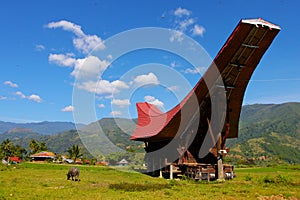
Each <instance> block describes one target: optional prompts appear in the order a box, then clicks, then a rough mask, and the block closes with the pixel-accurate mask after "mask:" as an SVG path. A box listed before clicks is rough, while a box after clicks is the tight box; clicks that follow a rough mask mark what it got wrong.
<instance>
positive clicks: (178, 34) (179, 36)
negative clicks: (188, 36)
mask: <svg viewBox="0 0 300 200" xmlns="http://www.w3.org/2000/svg"><path fill="white" fill-rule="evenodd" d="M182 40H183V32H182V31H173V33H172V35H171V36H170V42H174V41H177V42H182Z"/></svg>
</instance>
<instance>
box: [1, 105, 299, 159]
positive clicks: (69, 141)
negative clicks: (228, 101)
mask: <svg viewBox="0 0 300 200" xmlns="http://www.w3.org/2000/svg"><path fill="white" fill-rule="evenodd" d="M133 122H134V123H133ZM135 123H136V119H134V120H131V119H122V118H117V119H113V118H103V119H101V120H99V121H96V122H93V123H91V124H89V125H87V126H82V127H81V128H80V129H78V130H76V129H75V125H74V124H73V123H70V122H67V123H65V122H59V123H57V122H52V123H51V122H42V123H29V124H25V125H26V126H24V124H15V123H9V122H0V130H2V132H0V133H1V134H0V142H1V141H2V140H4V139H6V138H9V139H11V140H12V141H13V142H14V143H15V144H19V145H21V146H23V147H27V148H28V143H29V142H30V140H31V139H36V140H38V141H44V142H46V145H47V146H48V148H49V150H51V151H53V152H56V153H65V152H66V151H67V148H68V147H70V146H72V145H73V144H79V145H80V146H81V147H82V148H83V150H84V152H88V150H91V149H92V151H93V150H95V152H93V153H96V154H97V155H98V154H103V153H104V154H105V153H107V152H111V151H115V150H116V149H114V148H116V147H118V148H120V149H123V150H124V149H128V148H131V149H135V150H138V151H141V152H143V151H144V150H143V143H141V142H136V141H131V140H130V139H129V137H130V135H129V134H128V133H131V132H133V130H134V128H135ZM120 124H122V129H121V128H120V127H119V125H120ZM3 125H4V126H3ZM47 125H49V126H48V127H47ZM55 125H57V126H55ZM99 127H101V129H102V131H99ZM124 129H125V130H124ZM3 130H4V131H3ZM46 130H47V131H46ZM82 141H83V142H82ZM83 143H84V144H83ZM109 143H112V144H113V145H109ZM299 144H300V103H284V104H254V105H245V106H243V108H242V112H241V117H240V125H239V137H238V138H235V139H228V140H227V141H226V146H228V147H230V149H231V150H230V152H229V154H228V158H229V160H230V159H233V160H237V159H238V160H249V159H252V160H272V159H273V160H274V159H279V160H282V161H285V162H289V163H300V145H299ZM85 146H88V147H89V149H88V150H87V149H86V148H85ZM99 146H101V148H100V149H101V150H102V151H103V150H104V151H107V152H101V151H98V150H99ZM93 155H95V154H93Z"/></svg>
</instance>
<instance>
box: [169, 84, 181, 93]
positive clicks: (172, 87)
mask: <svg viewBox="0 0 300 200" xmlns="http://www.w3.org/2000/svg"><path fill="white" fill-rule="evenodd" d="M167 90H170V91H173V92H175V91H178V90H179V87H178V86H177V85H173V86H170V87H167Z"/></svg>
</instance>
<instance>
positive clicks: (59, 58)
mask: <svg viewBox="0 0 300 200" xmlns="http://www.w3.org/2000/svg"><path fill="white" fill-rule="evenodd" d="M48 60H49V62H50V63H53V64H56V65H59V66H63V67H72V66H74V65H75V63H76V59H75V58H74V55H73V54H50V55H49V57H48Z"/></svg>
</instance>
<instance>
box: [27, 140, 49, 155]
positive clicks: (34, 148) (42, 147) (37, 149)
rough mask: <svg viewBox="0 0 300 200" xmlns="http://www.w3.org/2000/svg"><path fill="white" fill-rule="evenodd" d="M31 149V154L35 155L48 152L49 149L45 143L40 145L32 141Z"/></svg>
mask: <svg viewBox="0 0 300 200" xmlns="http://www.w3.org/2000/svg"><path fill="white" fill-rule="evenodd" d="M29 148H30V151H31V154H35V153H38V152H41V151H48V147H47V145H46V143H45V142H41V143H39V142H38V141H36V140H31V141H30V143H29Z"/></svg>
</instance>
